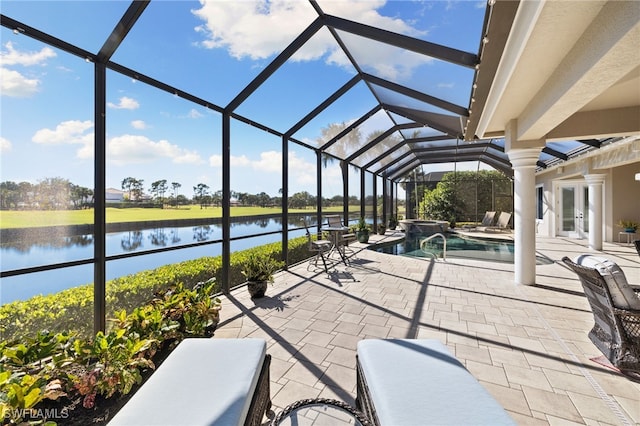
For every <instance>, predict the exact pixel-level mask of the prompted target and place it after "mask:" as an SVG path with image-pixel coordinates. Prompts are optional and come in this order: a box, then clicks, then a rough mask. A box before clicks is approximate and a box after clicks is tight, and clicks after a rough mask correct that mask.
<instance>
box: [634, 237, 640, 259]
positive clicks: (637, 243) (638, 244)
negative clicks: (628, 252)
mask: <svg viewBox="0 0 640 426" xmlns="http://www.w3.org/2000/svg"><path fill="white" fill-rule="evenodd" d="M633 244H634V245H635V246H636V251H637V252H638V256H640V240H635V241H634V242H633Z"/></svg>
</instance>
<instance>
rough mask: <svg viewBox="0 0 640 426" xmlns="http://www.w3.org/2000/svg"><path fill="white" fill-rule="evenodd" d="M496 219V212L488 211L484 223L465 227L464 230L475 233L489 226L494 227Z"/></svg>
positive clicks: (483, 219)
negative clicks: (480, 228) (479, 228)
mask: <svg viewBox="0 0 640 426" xmlns="http://www.w3.org/2000/svg"><path fill="white" fill-rule="evenodd" d="M495 217H496V212H490V211H487V212H486V213H485V214H484V217H483V218H482V222H480V225H463V226H462V229H463V230H465V231H473V230H476V229H478V227H482V228H486V227H488V226H492V225H493V221H494V219H495Z"/></svg>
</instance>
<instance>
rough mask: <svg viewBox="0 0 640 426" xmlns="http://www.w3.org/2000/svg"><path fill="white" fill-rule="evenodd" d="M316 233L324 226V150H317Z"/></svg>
mask: <svg viewBox="0 0 640 426" xmlns="http://www.w3.org/2000/svg"><path fill="white" fill-rule="evenodd" d="M316 193H317V196H316V212H317V213H316V215H317V218H316V228H317V230H316V234H319V233H320V228H321V227H322V151H320V150H317V151H316Z"/></svg>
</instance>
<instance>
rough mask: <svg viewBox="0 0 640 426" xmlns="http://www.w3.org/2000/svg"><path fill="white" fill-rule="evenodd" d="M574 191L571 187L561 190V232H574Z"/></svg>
mask: <svg viewBox="0 0 640 426" xmlns="http://www.w3.org/2000/svg"><path fill="white" fill-rule="evenodd" d="M574 194H575V189H574V188H573V187H566V188H562V230H563V231H575V230H576V227H575V211H576V210H575V202H574V198H575V197H574Z"/></svg>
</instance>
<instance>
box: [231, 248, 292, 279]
mask: <svg viewBox="0 0 640 426" xmlns="http://www.w3.org/2000/svg"><path fill="white" fill-rule="evenodd" d="M283 266H284V262H280V261H278V260H275V259H274V258H272V257H271V256H260V255H258V254H256V253H252V254H250V255H249V257H248V258H247V259H246V260H245V262H244V264H243V266H242V270H241V273H242V275H243V276H244V277H245V278H246V279H247V281H267V282H270V283H272V282H273V274H274V273H275V272H276V271H277V270H278V269H280V268H282V267H283Z"/></svg>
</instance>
